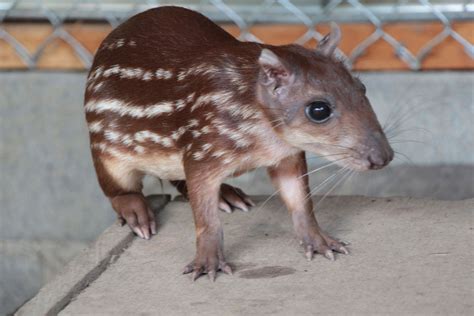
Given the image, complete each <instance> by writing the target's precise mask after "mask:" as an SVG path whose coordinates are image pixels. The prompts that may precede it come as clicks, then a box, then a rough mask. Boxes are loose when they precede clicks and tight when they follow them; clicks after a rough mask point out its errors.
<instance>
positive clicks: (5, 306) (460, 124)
mask: <svg viewBox="0 0 474 316" xmlns="http://www.w3.org/2000/svg"><path fill="white" fill-rule="evenodd" d="M361 77H362V80H363V81H364V82H365V83H366V85H367V88H368V91H369V97H370V99H371V100H372V103H373V105H374V108H375V109H376V112H377V113H378V114H379V117H380V119H381V121H382V122H384V121H385V120H387V119H388V121H389V122H394V121H395V120H397V117H402V118H403V117H404V115H405V114H406V119H404V120H402V123H403V124H402V126H401V127H400V129H406V128H416V129H414V130H409V131H407V132H405V134H403V135H400V136H399V138H398V139H399V141H403V140H410V141H411V140H415V141H417V142H414V143H411V142H403V143H398V144H395V145H394V146H395V147H396V148H397V151H399V152H402V153H403V154H404V155H406V156H407V157H408V158H404V157H403V156H401V155H400V156H399V159H396V160H395V161H394V162H393V165H392V167H391V168H390V169H387V170H386V171H380V172H374V173H368V174H365V175H360V176H357V177H355V178H352V179H351V181H349V183H348V184H346V185H345V186H343V187H342V188H341V189H340V190H339V191H338V193H341V194H366V195H378V196H388V195H408V196H420V197H433V198H441V199H461V198H467V197H473V196H474V184H473V179H474V172H473V170H474V169H473V166H474V151H473V150H472V148H474V127H473V126H474V124H473V123H474V122H473V118H474V103H473V87H474V85H473V83H474V76H473V75H472V74H471V73H456V72H455V73H453V72H430V73H378V74H375V73H374V74H362V75H361ZM84 80H85V73H67V74H65V73H48V72H42V73H34V72H33V73H32V72H24V73H23V72H19V73H18V72H11V73H2V74H0V96H1V97H0V119H1V122H0V157H1V165H0V175H1V177H0V179H1V180H0V181H1V182H0V205H1V209H0V258H2V259H1V262H0V306H1V308H0V314H2V313H5V312H7V311H10V310H12V309H13V308H15V307H16V306H17V305H18V304H20V303H21V302H22V301H23V300H25V299H27V298H28V297H29V296H31V295H33V294H34V293H35V292H36V290H37V289H38V288H39V287H40V286H41V284H43V283H44V282H45V281H46V280H48V279H49V278H50V277H51V275H53V274H54V273H55V272H56V271H57V270H58V269H60V267H61V266H62V265H63V264H64V263H65V262H67V261H68V260H69V259H70V258H71V256H73V255H74V254H75V253H76V252H77V250H78V249H80V248H81V247H82V246H83V245H85V244H87V243H88V242H90V241H92V240H93V239H94V238H95V237H96V236H97V235H98V234H99V233H100V232H101V231H102V230H103V229H104V228H105V227H106V226H107V225H109V224H110V223H112V222H113V220H114V213H113V212H112V210H111V209H110V207H109V205H108V202H107V201H106V200H105V198H104V197H103V195H102V193H101V192H100V189H99V187H98V184H97V181H96V179H95V174H94V171H93V167H92V163H91V159H90V153H89V150H88V138H87V131H86V126H85V122H84V115H83V111H82V95H83V87H84ZM390 113H392V114H391V115H390ZM425 130H427V131H425ZM395 141H396V140H395ZM418 141H421V143H419V142H418ZM322 163H323V161H319V160H318V159H311V167H313V168H314V167H316V166H317V165H319V164H322ZM329 172H330V171H326V172H322V173H318V174H317V175H314V176H313V177H312V178H311V183H312V185H316V184H317V183H319V182H320V181H321V180H322V179H324V178H325V177H327V176H328V175H329V174H330V173H329ZM229 182H230V183H233V184H236V185H241V186H242V187H244V188H245V189H246V191H247V192H248V193H253V194H257V193H272V192H273V190H272V189H271V187H270V185H269V184H268V181H267V180H266V176H265V172H264V171H263V170H262V171H257V172H256V173H254V174H249V175H244V176H242V177H240V178H239V179H233V180H230V181H229ZM146 183H147V185H146V192H148V193H151V192H157V191H158V192H159V190H160V188H159V185H158V184H157V181H156V180H154V179H151V178H148V179H146ZM165 189H166V190H168V189H169V188H168V186H166V187H165ZM321 193H325V191H324V190H323V191H322V192H321Z"/></svg>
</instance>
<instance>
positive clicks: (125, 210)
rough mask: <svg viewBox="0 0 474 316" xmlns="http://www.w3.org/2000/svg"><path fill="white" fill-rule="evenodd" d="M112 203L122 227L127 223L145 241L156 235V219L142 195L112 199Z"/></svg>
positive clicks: (121, 196)
mask: <svg viewBox="0 0 474 316" xmlns="http://www.w3.org/2000/svg"><path fill="white" fill-rule="evenodd" d="M111 202H112V207H113V208H114V209H115V211H116V212H117V214H118V220H119V223H120V224H121V225H124V224H125V223H127V224H128V226H129V227H130V229H131V230H132V231H133V232H134V233H135V234H137V235H138V236H139V237H141V238H143V239H150V236H151V235H155V234H156V222H155V217H154V215H153V212H152V211H151V209H150V207H149V206H148V204H147V201H146V200H145V197H144V196H143V195H142V194H138V193H130V194H124V195H119V196H116V197H113V198H111Z"/></svg>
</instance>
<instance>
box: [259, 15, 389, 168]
mask: <svg viewBox="0 0 474 316" xmlns="http://www.w3.org/2000/svg"><path fill="white" fill-rule="evenodd" d="M340 34H341V33H340V30H339V28H338V27H337V25H335V24H333V25H332V29H331V33H330V34H329V35H327V36H326V37H325V38H324V39H323V40H322V41H321V42H320V43H319V45H318V48H317V49H316V51H312V50H308V49H305V48H303V47H301V46H297V45H288V46H279V47H270V46H268V48H264V49H263V50H262V52H261V55H260V57H259V60H258V62H259V64H260V68H261V69H260V74H259V79H258V97H259V101H260V103H261V104H262V106H263V107H264V110H265V111H266V112H267V113H268V114H269V116H270V118H271V120H272V124H273V126H274V129H275V130H276V131H277V133H278V134H279V135H280V136H281V137H282V138H283V139H284V140H285V141H287V142H288V143H290V144H291V145H293V146H295V147H298V148H300V149H303V150H306V151H309V152H313V153H316V154H318V155H321V156H325V157H327V159H329V160H332V161H338V164H340V165H344V166H348V167H350V168H352V169H356V170H368V169H380V168H382V167H384V166H386V165H387V164H388V163H389V162H390V161H391V160H392V159H393V150H392V148H391V147H390V145H389V143H388V141H387V138H386V137H385V134H384V132H383V130H382V128H381V126H380V124H379V122H378V120H377V117H376V116H375V113H374V111H373V110H372V106H371V105H370V102H369V100H368V98H367V96H366V90H365V86H364V85H363V84H362V82H361V81H360V80H359V79H358V78H356V77H354V76H352V75H351V73H350V72H349V71H348V69H347V68H346V67H345V66H344V64H343V63H342V62H341V61H339V60H338V59H337V58H336V57H335V56H334V52H335V50H336V48H337V45H338V44H339V41H340V38H341V35H340Z"/></svg>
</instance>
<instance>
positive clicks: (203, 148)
mask: <svg viewBox="0 0 474 316" xmlns="http://www.w3.org/2000/svg"><path fill="white" fill-rule="evenodd" d="M211 148H212V144H204V145H202V151H203V152H208V151H209V149H211Z"/></svg>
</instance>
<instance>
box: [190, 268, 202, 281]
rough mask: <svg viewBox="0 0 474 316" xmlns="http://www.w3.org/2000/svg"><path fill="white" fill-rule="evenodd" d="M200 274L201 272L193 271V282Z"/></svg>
mask: <svg viewBox="0 0 474 316" xmlns="http://www.w3.org/2000/svg"><path fill="white" fill-rule="evenodd" d="M201 274H202V272H201V271H200V270H194V272H193V275H192V276H191V279H192V280H193V282H194V281H196V280H197V279H198V278H199V277H200V276H201Z"/></svg>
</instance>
